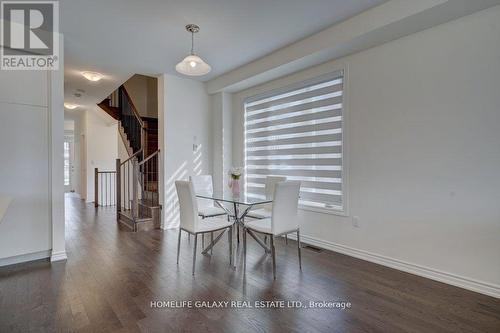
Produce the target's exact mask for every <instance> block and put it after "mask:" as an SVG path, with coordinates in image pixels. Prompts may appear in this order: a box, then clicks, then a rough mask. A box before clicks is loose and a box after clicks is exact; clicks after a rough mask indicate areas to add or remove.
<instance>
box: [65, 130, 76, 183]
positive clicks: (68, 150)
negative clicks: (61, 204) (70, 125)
mask: <svg viewBox="0 0 500 333" xmlns="http://www.w3.org/2000/svg"><path fill="white" fill-rule="evenodd" d="M74 184H75V144H74V137H73V135H65V136H64V192H75V186H74Z"/></svg>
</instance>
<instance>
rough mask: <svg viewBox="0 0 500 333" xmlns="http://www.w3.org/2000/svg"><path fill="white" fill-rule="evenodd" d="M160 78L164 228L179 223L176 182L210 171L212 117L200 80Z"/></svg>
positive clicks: (208, 101)
mask: <svg viewBox="0 0 500 333" xmlns="http://www.w3.org/2000/svg"><path fill="white" fill-rule="evenodd" d="M159 81H160V82H159V100H160V106H161V108H160V110H159V113H160V115H159V117H160V121H159V126H160V129H159V131H160V133H159V140H160V141H159V145H160V149H161V159H162V161H161V163H160V164H161V168H162V170H164V180H163V179H162V182H161V183H160V186H161V187H162V188H163V189H164V190H163V191H162V192H163V195H164V198H163V200H164V202H163V210H162V222H163V228H165V229H167V228H175V227H177V226H178V223H179V214H178V200H177V193H176V190H175V181H176V180H178V179H187V178H188V177H189V176H190V175H195V174H211V173H212V137H211V129H212V116H211V110H210V109H211V108H210V99H209V97H208V95H207V93H206V91H205V87H204V85H203V83H201V82H198V81H194V80H190V79H185V78H179V77H176V76H173V75H168V74H164V75H162V76H161V77H160V78H159ZM162 142H163V143H162ZM193 144H195V145H198V148H197V149H195V148H194V147H193Z"/></svg>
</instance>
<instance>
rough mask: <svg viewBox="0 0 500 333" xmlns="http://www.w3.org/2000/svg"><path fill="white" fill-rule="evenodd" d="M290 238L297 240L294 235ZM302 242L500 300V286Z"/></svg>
mask: <svg viewBox="0 0 500 333" xmlns="http://www.w3.org/2000/svg"><path fill="white" fill-rule="evenodd" d="M289 238H291V239H295V237H293V236H292V235H289ZM300 238H301V242H302V243H305V244H309V245H313V246H316V247H320V248H323V249H326V250H330V251H333V252H338V253H342V254H345V255H348V256H351V257H354V258H358V259H362V260H366V261H369V262H372V263H375V264H379V265H382V266H386V267H390V268H394V269H397V270H400V271H403V272H406V273H410V274H415V275H418V276H422V277H425V278H428V279H431V280H435V281H439V282H443V283H446V284H449V285H452V286H455V287H459V288H463V289H467V290H471V291H474V292H477V293H480V294H484V295H488V296H492V297H495V298H500V286H499V285H496V284H492V283H487V282H483V281H479V280H475V279H471V278H467V277H464V276H459V275H456V274H452V273H447V272H443V271H440V270H437V269H434V268H429V267H425V266H421V265H417V264H413V263H409V262H405V261H402V260H398V259H394V258H389V257H386V256H382V255H380V254H376V253H371V252H368V251H364V250H358V249H355V248H352V247H349V246H345V245H341V244H336V243H333V242H330V241H325V240H322V239H319V238H315V237H310V236H306V235H300Z"/></svg>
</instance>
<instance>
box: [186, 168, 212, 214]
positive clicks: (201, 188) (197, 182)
mask: <svg viewBox="0 0 500 333" xmlns="http://www.w3.org/2000/svg"><path fill="white" fill-rule="evenodd" d="M189 180H190V181H192V182H193V186H194V190H195V193H196V194H204V195H208V196H212V195H213V194H214V185H213V181H212V176H211V175H200V176H189ZM213 205H214V202H213V200H209V199H203V198H201V199H198V206H199V207H213Z"/></svg>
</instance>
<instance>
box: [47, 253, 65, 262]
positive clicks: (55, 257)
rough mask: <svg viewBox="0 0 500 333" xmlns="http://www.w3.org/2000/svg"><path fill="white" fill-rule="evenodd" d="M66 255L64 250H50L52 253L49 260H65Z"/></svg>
mask: <svg viewBox="0 0 500 333" xmlns="http://www.w3.org/2000/svg"><path fill="white" fill-rule="evenodd" d="M67 259H68V256H67V255H66V251H59V252H54V251H52V255H51V256H50V261H51V262H54V261H62V260H67Z"/></svg>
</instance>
